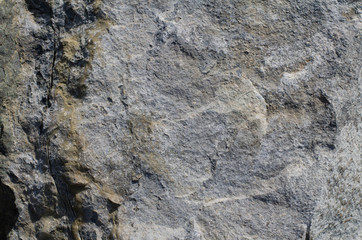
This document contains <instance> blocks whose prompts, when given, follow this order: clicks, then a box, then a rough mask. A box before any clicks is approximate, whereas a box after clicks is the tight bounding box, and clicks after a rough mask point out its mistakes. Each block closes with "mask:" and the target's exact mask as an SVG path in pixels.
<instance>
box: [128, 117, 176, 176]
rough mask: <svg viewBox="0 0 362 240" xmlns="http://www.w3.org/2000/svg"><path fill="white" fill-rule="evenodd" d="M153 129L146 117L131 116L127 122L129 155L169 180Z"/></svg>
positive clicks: (151, 123)
mask: <svg viewBox="0 0 362 240" xmlns="http://www.w3.org/2000/svg"><path fill="white" fill-rule="evenodd" d="M153 128H154V123H153V122H152V121H151V120H150V119H149V118H147V117H146V116H143V115H133V117H132V118H131V120H130V121H129V130H130V132H131V135H132V143H131V146H132V149H131V154H132V155H133V156H135V157H136V158H138V159H139V160H140V161H142V162H144V163H146V164H147V165H148V166H149V167H150V169H151V170H152V171H153V172H154V173H156V174H158V175H159V176H166V177H168V178H170V176H169V172H168V170H167V168H166V166H165V161H164V159H163V158H162V156H161V155H160V153H159V149H160V147H159V142H158V139H157V136H156V134H154V132H153ZM169 180H170V179H169Z"/></svg>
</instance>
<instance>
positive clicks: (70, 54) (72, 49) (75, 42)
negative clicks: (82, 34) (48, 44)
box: [62, 35, 80, 61]
mask: <svg viewBox="0 0 362 240" xmlns="http://www.w3.org/2000/svg"><path fill="white" fill-rule="evenodd" d="M62 44H63V57H65V58H66V59H67V60H71V61H72V60H74V53H76V52H77V51H80V39H79V36H77V35H76V36H70V37H68V38H64V39H63V40H62Z"/></svg>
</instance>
